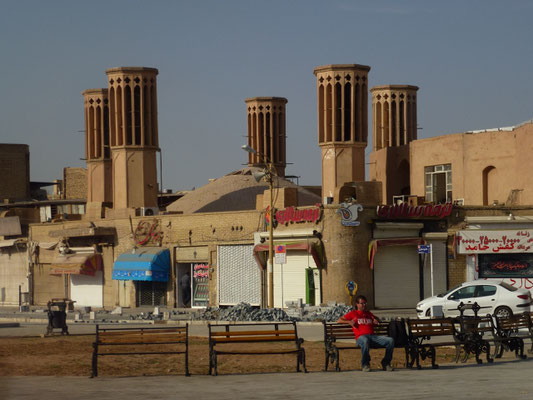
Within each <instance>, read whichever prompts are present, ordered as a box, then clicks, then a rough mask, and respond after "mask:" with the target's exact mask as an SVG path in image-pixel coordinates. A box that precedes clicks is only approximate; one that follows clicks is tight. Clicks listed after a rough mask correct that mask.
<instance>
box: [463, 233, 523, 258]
mask: <svg viewBox="0 0 533 400" xmlns="http://www.w3.org/2000/svg"><path fill="white" fill-rule="evenodd" d="M456 243H457V251H458V253H460V254H491V253H533V229H525V230H520V231H477V230H471V231H459V232H457V235H456Z"/></svg>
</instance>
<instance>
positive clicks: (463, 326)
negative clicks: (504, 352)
mask: <svg viewBox="0 0 533 400" xmlns="http://www.w3.org/2000/svg"><path fill="white" fill-rule="evenodd" d="M457 310H459V313H460V315H459V317H458V318H457V323H458V325H459V330H458V331H457V332H456V340H457V341H458V342H459V343H461V348H462V349H463V351H464V355H463V359H462V362H463V363H464V362H466V361H467V360H468V357H469V356H470V354H474V355H475V357H476V362H477V363H478V364H482V363H483V361H482V360H481V358H480V357H479V356H480V355H481V354H482V353H485V355H486V359H487V362H489V363H491V362H493V361H494V360H493V358H492V357H491V356H490V341H494V340H493V339H490V338H487V336H485V335H486V334H490V335H491V337H492V338H493V337H494V324H493V319H492V317H491V316H490V315H486V316H484V317H480V316H479V315H478V313H479V310H481V306H480V305H479V304H478V303H477V302H474V303H466V304H465V303H463V302H461V303H459V306H458V307H457ZM466 310H472V311H473V313H474V315H473V316H471V315H464V314H465V311H466ZM456 349H457V347H456ZM459 355H460V354H459V353H457V354H456V358H455V362H458V361H459Z"/></svg>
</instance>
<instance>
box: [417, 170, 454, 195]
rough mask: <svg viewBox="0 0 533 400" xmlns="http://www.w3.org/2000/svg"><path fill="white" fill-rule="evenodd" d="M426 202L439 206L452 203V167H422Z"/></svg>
mask: <svg viewBox="0 0 533 400" xmlns="http://www.w3.org/2000/svg"><path fill="white" fill-rule="evenodd" d="M424 185H425V195H426V201H428V202H431V203H435V204H441V203H449V202H451V201H452V165H451V164H441V165H433V166H430V167H424Z"/></svg>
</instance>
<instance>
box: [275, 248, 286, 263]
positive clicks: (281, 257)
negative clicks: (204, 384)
mask: <svg viewBox="0 0 533 400" xmlns="http://www.w3.org/2000/svg"><path fill="white" fill-rule="evenodd" d="M286 263H287V247H286V246H285V245H283V244H280V245H277V246H276V264H286Z"/></svg>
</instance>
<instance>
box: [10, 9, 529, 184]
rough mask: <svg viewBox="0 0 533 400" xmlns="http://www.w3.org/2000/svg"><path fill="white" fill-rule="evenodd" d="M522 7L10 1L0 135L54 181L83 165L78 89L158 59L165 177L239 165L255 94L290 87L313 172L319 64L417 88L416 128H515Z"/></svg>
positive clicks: (521, 98)
mask: <svg viewBox="0 0 533 400" xmlns="http://www.w3.org/2000/svg"><path fill="white" fill-rule="evenodd" d="M531 15H533V2H531V1H529V0H507V1H505V2H504V1H495V0H494V1H493V0H477V1H476V0H448V1H428V0H403V1H402V0H383V1H382V0H368V1H362V0H351V1H349V0H329V1H324V0H320V1H319V0H269V1H255V0H209V1H208V0H191V1H185V0H182V1H177V0H176V1H170V0H169V1H163V0H153V1H139V0H128V1H126V0H106V1H100V0H91V1H77V0H64V1H55V0H48V1H42V0H39V1H37V0H35V1H29V0H19V1H15V0H7V1H4V2H2V11H1V13H0V143H24V144H28V145H29V146H30V169H31V173H30V174H31V180H32V181H51V180H54V179H60V178H61V177H62V171H63V167H67V166H69V167H84V166H85V162H84V161H83V160H82V158H83V157H84V133H83V129H84V119H83V118H84V117H83V97H82V95H81V92H82V91H84V90H86V89H89V88H101V87H107V79H106V74H105V71H106V69H108V68H112V67H120V66H144V67H154V68H157V69H158V70H159V75H158V77H157V79H158V81H157V85H158V114H159V140H160V143H159V144H160V147H161V149H162V151H161V154H162V164H163V174H162V176H163V188H164V189H172V190H173V191H176V190H190V189H192V188H195V187H199V186H202V185H205V184H207V183H208V180H209V179H210V178H217V177H220V176H222V175H225V174H227V173H229V172H231V171H234V170H237V169H240V168H242V166H243V164H245V163H246V161H247V153H245V152H244V151H243V150H242V149H241V148H240V147H241V145H242V144H245V143H246V137H245V135H246V108H245V103H244V99H246V98H249V97H256V96H278V97H285V98H287V99H288V103H287V108H286V112H287V126H286V128H287V161H288V162H289V163H291V164H290V165H289V166H288V167H287V170H286V174H287V175H296V176H299V177H300V178H299V183H300V184H303V185H320V183H321V161H320V159H321V158H320V148H319V147H318V139H317V115H316V81H315V77H314V75H313V69H314V68H315V67H317V66H320V65H326V64H363V65H368V66H370V67H371V70H370V72H369V87H372V86H377V85H388V84H408V85H416V86H418V87H419V88H420V89H419V91H418V125H419V130H418V137H419V138H427V137H432V136H438V135H443V134H449V133H457V132H464V131H468V130H478V129H488V128H497V127H504V126H512V125H517V124H520V123H522V122H524V121H527V120H530V119H532V118H533V79H532V75H533V24H532V23H531ZM370 104H371V103H369V112H371V107H370ZM370 121H371V118H369V144H368V147H367V149H366V155H367V162H368V154H369V153H370V152H371V135H372V134H371V132H372V131H371V122H370ZM367 169H368V168H367Z"/></svg>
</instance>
